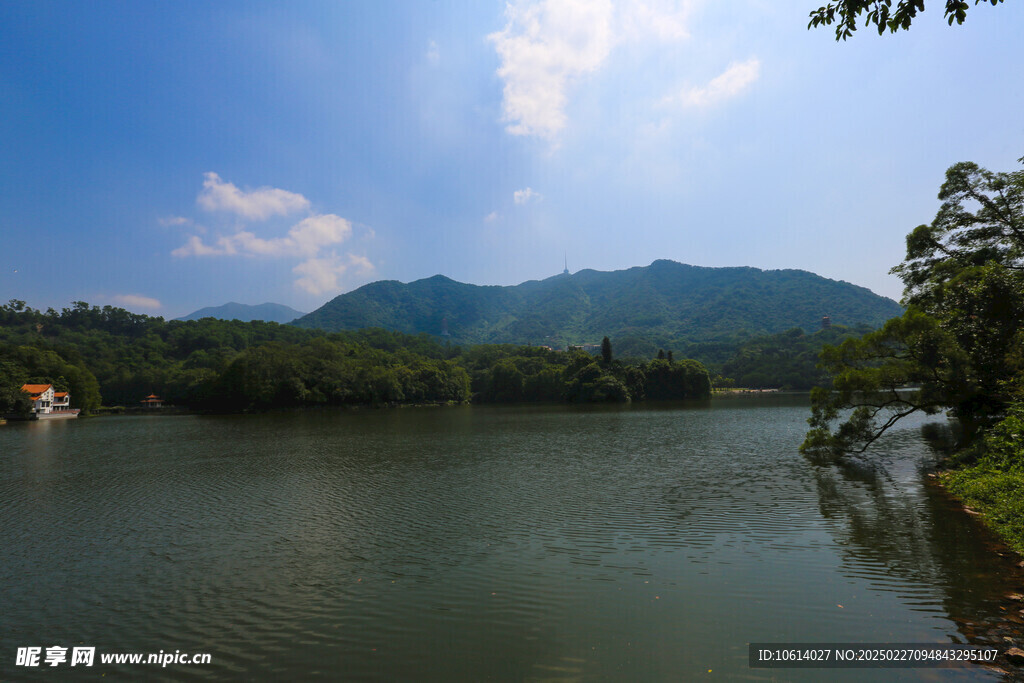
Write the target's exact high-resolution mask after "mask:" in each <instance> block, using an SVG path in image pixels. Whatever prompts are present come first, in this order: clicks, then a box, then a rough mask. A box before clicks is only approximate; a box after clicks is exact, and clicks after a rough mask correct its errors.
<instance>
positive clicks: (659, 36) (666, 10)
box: [617, 0, 695, 42]
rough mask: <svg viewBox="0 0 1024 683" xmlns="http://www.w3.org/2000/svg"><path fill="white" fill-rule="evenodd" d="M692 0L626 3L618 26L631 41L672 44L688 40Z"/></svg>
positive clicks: (629, 0) (693, 0) (655, 0)
mask: <svg viewBox="0 0 1024 683" xmlns="http://www.w3.org/2000/svg"><path fill="white" fill-rule="evenodd" d="M694 4H695V0H684V1H683V2H679V1H678V0H647V1H646V2H644V1H643V0H626V1H625V2H623V3H622V4H621V8H620V16H619V20H618V22H617V23H618V24H619V25H620V26H622V30H623V34H624V37H625V38H627V39H630V40H648V39H650V38H654V39H655V40H660V41H665V42H675V41H680V40H685V39H687V38H689V37H690V31H689V28H688V24H689V19H690V14H691V12H692V10H693V6H694Z"/></svg>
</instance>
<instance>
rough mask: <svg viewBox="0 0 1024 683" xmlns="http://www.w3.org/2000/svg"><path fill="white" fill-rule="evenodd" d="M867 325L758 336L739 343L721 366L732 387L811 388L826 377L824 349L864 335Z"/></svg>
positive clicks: (799, 330)
mask: <svg viewBox="0 0 1024 683" xmlns="http://www.w3.org/2000/svg"><path fill="white" fill-rule="evenodd" d="M865 328H866V326H860V327H858V328H856V329H850V328H847V327H844V326H841V325H836V326H833V327H829V328H826V329H822V330H818V331H817V332H814V333H813V334H807V333H805V332H804V331H803V330H801V329H800V328H793V329H792V330H788V331H786V332H783V333H781V334H773V335H766V336H763V337H757V338H754V339H751V340H749V341H747V342H745V343H743V344H741V345H740V347H739V349H738V350H737V351H736V352H735V353H734V354H733V356H732V357H731V358H730V359H729V360H728V361H726V362H725V363H724V364H723V365H722V368H721V374H722V376H723V377H724V378H726V379H725V381H726V382H727V383H728V384H729V385H732V386H738V387H747V388H753V389H783V390H786V391H810V390H811V389H812V388H813V387H815V386H818V385H820V384H822V383H823V382H824V381H825V380H826V377H825V374H824V372H823V371H822V370H821V369H820V368H819V367H818V357H819V355H820V354H821V351H822V348H823V347H824V346H826V345H829V344H838V343H840V342H842V341H843V340H844V339H848V338H850V337H853V336H859V335H862V334H865V333H866V332H868V331H869V330H868V329H865Z"/></svg>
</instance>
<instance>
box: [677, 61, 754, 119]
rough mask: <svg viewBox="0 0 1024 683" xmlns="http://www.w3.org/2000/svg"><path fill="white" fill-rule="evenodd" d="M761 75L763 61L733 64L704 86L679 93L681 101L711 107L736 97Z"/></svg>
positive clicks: (691, 104)
mask: <svg viewBox="0 0 1024 683" xmlns="http://www.w3.org/2000/svg"><path fill="white" fill-rule="evenodd" d="M760 75H761V62H760V61H758V60H757V59H748V60H747V61H745V62H737V63H734V64H731V65H730V66H729V68H728V69H726V70H725V72H723V73H722V74H720V75H719V76H716V77H715V78H713V79H712V80H711V81H710V82H709V83H708V84H707V85H706V86H704V87H703V88H690V89H688V90H684V91H683V92H682V93H681V94H680V95H679V101H680V102H682V104H683V105H684V106H688V107H710V106H713V105H716V104H719V103H720V102H724V101H725V100H728V99H732V98H733V97H736V96H737V95H739V94H740V93H742V92H743V91H744V90H746V89H747V88H748V87H750V85H751V84H752V83H753V82H754V81H756V80H757V79H758V77H759V76H760Z"/></svg>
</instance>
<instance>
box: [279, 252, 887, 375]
mask: <svg viewBox="0 0 1024 683" xmlns="http://www.w3.org/2000/svg"><path fill="white" fill-rule="evenodd" d="M901 313H902V308H900V306H899V305H898V304H897V303H896V302H894V301H892V300H890V299H886V298H884V297H881V296H878V295H876V294H874V293H872V292H871V291H869V290H867V289H865V288H863V287H858V286H855V285H851V284H849V283H846V282H837V281H835V280H828V279H826V278H823V277H820V276H818V275H815V274H813V273H808V272H806V271H801V270H775V271H762V270H759V269H757V268H702V267H697V266H689V265H685V264H681V263H676V262H674V261H665V260H662V261H655V262H654V263H652V264H651V265H649V266H646V267H637V268H630V269H628V270H621V271H614V272H600V271H594V270H583V271H580V272H578V273H574V274H572V275H557V276H554V277H551V278H548V279H546V280H541V281H530V282H524V283H522V284H520V285H516V286H514V287H497V286H487V287H482V286H477V285H470V284H464V283H460V282H456V281H454V280H451V279H449V278H446V277H444V276H441V275H436V276H434V277H431V278H427V279H425V280H417V281H416V282H412V283H409V284H402V283H400V282H394V281H381V282H374V283H371V284H369V285H366V286H364V287H361V288H359V289H357V290H355V291H353V292H349V293H347V294H343V295H341V296H339V297H336V298H335V299H333V300H331V301H329V302H328V303H326V304H324V305H323V306H322V307H321V308H319V309H317V310H316V311H313V312H312V313H310V314H308V315H306V316H303V317H302V318H299V319H298V320H296V321H295V322H294V324H295V325H297V326H299V327H303V328H307V329H323V330H327V331H338V330H353V329H361V328H364V327H374V326H379V327H384V328H386V329H392V330H397V331H400V332H404V333H407V334H417V333H421V332H426V333H428V334H431V335H443V334H444V333H445V332H447V333H448V336H449V338H450V339H451V340H452V342H453V343H461V344H467V343H469V344H472V343H513V344H533V345H547V346H552V347H564V346H566V345H569V344H581V343H594V342H595V341H596V340H599V339H600V338H601V337H602V336H604V335H608V336H610V337H611V338H612V339H613V340H619V341H620V343H622V345H623V348H625V346H627V345H628V346H629V347H630V348H635V349H636V350H643V351H645V352H646V351H649V350H650V349H652V348H659V347H661V348H668V347H674V348H676V349H683V348H687V347H688V346H689V345H691V344H695V343H707V342H714V341H723V340H726V341H733V342H735V341H737V339H738V338H749V337H750V336H757V335H764V334H777V333H780V332H784V331H786V330H789V329H792V328H794V327H800V328H802V329H805V330H812V331H813V330H816V329H818V327H819V324H820V321H821V319H822V316H824V315H829V316H830V317H831V318H832V320H833V321H835V322H836V323H839V324H842V325H847V326H851V327H852V326H856V325H861V324H866V325H869V326H871V327H877V326H879V325H881V324H882V323H884V322H885V321H886V320H888V319H890V318H892V317H895V316H898V315H900V314H901ZM737 335H739V337H738V336H737ZM733 348H734V346H733ZM721 360H724V358H721Z"/></svg>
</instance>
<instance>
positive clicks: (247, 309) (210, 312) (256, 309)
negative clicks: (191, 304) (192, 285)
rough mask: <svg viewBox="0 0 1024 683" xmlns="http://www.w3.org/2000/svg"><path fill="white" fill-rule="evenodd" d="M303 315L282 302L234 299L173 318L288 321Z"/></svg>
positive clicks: (245, 321)
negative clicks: (240, 300) (250, 303)
mask: <svg viewBox="0 0 1024 683" xmlns="http://www.w3.org/2000/svg"><path fill="white" fill-rule="evenodd" d="M301 315H304V314H303V312H302V311H296V310H295V309H294V308H290V307H288V306H285V305H284V304H272V303H265V304H259V305H256V306H252V305H249V304H237V303H235V302H234V301H231V302H229V303H226V304H224V305H223V306H210V307H207V308H200V309H199V310H198V311H196V312H195V313H189V314H188V315H186V316H185V317H183V318H175V320H201V319H202V318H217V319H218V320H241V321H242V322H244V323H248V322H252V321H253V320H262V321H264V322H268V323H288V322H291V321H292V320H295V319H296V318H298V317H299V316H301Z"/></svg>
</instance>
